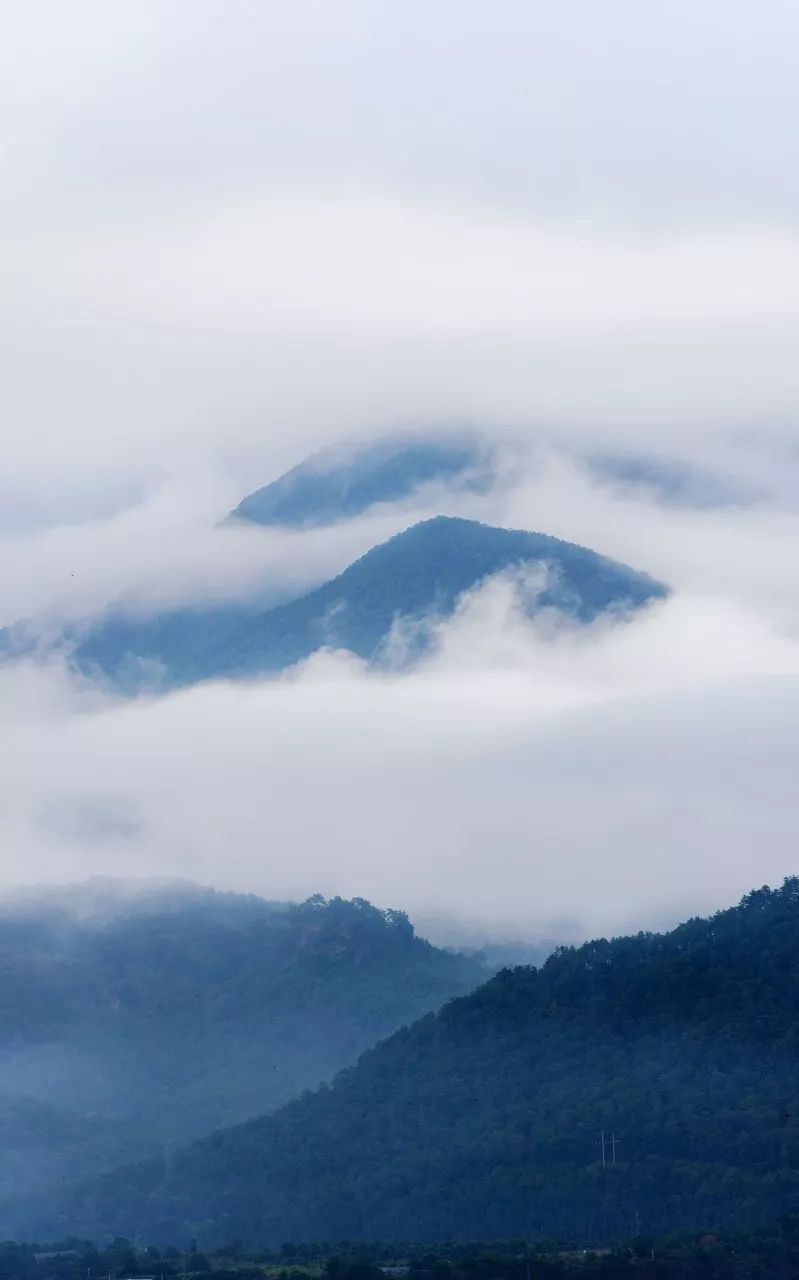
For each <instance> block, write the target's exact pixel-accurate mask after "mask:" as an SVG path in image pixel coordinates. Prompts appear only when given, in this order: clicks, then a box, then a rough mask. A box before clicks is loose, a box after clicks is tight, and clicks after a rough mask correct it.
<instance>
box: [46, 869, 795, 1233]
mask: <svg viewBox="0 0 799 1280" xmlns="http://www.w3.org/2000/svg"><path fill="white" fill-rule="evenodd" d="M798 1015H799V880H796V879H793V880H789V881H786V883H785V884H784V886H783V887H782V888H781V889H778V890H774V891H771V890H768V889H762V890H758V891H756V892H753V893H751V894H749V895H748V896H747V897H746V898H744V900H743V901H742V903H741V904H740V906H738V907H736V908H734V909H732V910H729V911H724V912H721V913H720V914H718V915H716V916H713V917H711V918H710V919H707V920H691V921H689V922H688V923H687V924H684V925H682V926H680V927H679V928H677V929H675V930H674V931H673V932H671V933H667V934H663V935H655V934H639V935H638V936H637V937H631V938H620V939H616V940H615V941H611V942H608V941H604V940H599V941H596V942H592V943H588V944H586V945H585V946H582V947H579V948H576V949H575V948H568V949H564V950H561V951H559V952H557V953H556V954H555V955H554V956H552V957H551V958H550V959H549V960H548V961H547V962H546V964H544V965H543V966H542V967H541V968H540V969H534V968H522V969H516V970H513V971H507V970H506V971H503V972H502V973H501V974H499V975H498V976H497V977H496V978H494V979H493V980H492V981H490V982H488V983H487V984H486V985H484V986H482V987H481V988H479V989H478V990H477V991H475V992H474V993H473V994H472V995H469V996H466V997H464V998H462V999H459V1000H455V1001H454V1002H452V1003H450V1004H448V1005H446V1006H445V1007H444V1008H443V1009H442V1010H441V1012H440V1013H439V1014H438V1015H433V1014H431V1015H428V1016H427V1017H425V1018H423V1019H422V1020H421V1021H419V1022H417V1023H416V1025H415V1026H413V1027H411V1028H410V1029H407V1030H402V1031H399V1032H397V1033H396V1034H395V1035H394V1036H393V1037H392V1038H391V1039H389V1040H388V1041H386V1042H385V1043H383V1044H381V1045H380V1046H378V1047H377V1048H376V1049H373V1050H372V1051H370V1052H368V1053H366V1054H365V1055H364V1056H363V1057H362V1058H361V1060H360V1062H359V1063H358V1065H357V1066H356V1067H354V1068H352V1069H350V1070H347V1071H345V1072H344V1073H343V1074H341V1075H340V1076H339V1077H338V1078H337V1079H336V1081H335V1083H334V1084H333V1085H332V1087H323V1088H322V1089H321V1090H319V1091H317V1092H316V1093H314V1094H312V1095H310V1096H306V1097H304V1098H302V1099H299V1100H298V1101H295V1102H292V1103H290V1104H289V1105H288V1106H286V1107H284V1108H283V1109H282V1110H280V1111H279V1112H277V1113H276V1114H274V1115H272V1116H270V1117H266V1118H263V1119H258V1120H253V1121H250V1122H249V1123H247V1124H245V1125H242V1126H240V1127H237V1128H233V1129H229V1130H226V1131H222V1132H220V1133H217V1134H214V1135H212V1136H211V1137H209V1138H207V1139H205V1140H203V1141H201V1142H198V1143H196V1144H195V1145H193V1146H189V1147H187V1148H185V1149H183V1150H181V1151H179V1152H178V1153H177V1154H176V1155H175V1158H174V1160H173V1161H171V1162H169V1163H168V1164H167V1165H165V1164H164V1162H163V1161H154V1162H151V1163H149V1164H144V1165H139V1166H137V1167H134V1168H131V1169H130V1170H127V1171H126V1172H125V1173H124V1175H116V1176H113V1177H111V1178H109V1179H106V1180H100V1181H96V1182H95V1183H94V1184H92V1185H91V1186H89V1187H87V1188H84V1189H82V1190H76V1191H75V1192H73V1194H72V1196H71V1198H70V1199H69V1200H68V1202H66V1203H65V1204H64V1205H62V1212H61V1216H60V1217H58V1219H57V1221H52V1222H51V1224H50V1225H51V1228H52V1231H53V1233H55V1231H56V1230H57V1231H58V1233H59V1234H61V1235H63V1234H65V1232H66V1231H69V1232H70V1233H74V1234H80V1235H84V1234H85V1235H92V1234H94V1235H95V1236H97V1235H98V1234H100V1235H104V1236H108V1235H111V1236H113V1235H115V1234H117V1233H126V1234H129V1235H132V1234H133V1233H134V1232H136V1233H142V1234H143V1235H144V1237H146V1238H147V1239H155V1240H159V1239H161V1240H170V1239H182V1238H186V1237H188V1236H197V1237H198V1238H200V1240H201V1241H203V1242H204V1243H206V1244H208V1245H212V1244H214V1243H220V1242H223V1241H225V1240H229V1239H236V1238H238V1239H242V1240H244V1241H251V1242H279V1241H281V1240H293V1241H302V1240H336V1239H342V1238H347V1239H350V1240H355V1239H415V1240H418V1239H440V1240H447V1239H452V1238H467V1239H469V1238H471V1239H474V1238H481V1239H490V1238H495V1237H506V1238H507V1237H511V1236H518V1237H533V1236H535V1235H538V1234H544V1235H547V1236H554V1237H558V1238H564V1237H566V1238H584V1239H593V1240H596V1239H599V1238H603V1237H605V1238H607V1237H611V1236H616V1235H621V1234H623V1233H624V1232H630V1230H631V1229H632V1228H633V1227H634V1226H635V1224H638V1225H639V1227H640V1231H641V1232H644V1233H646V1234H652V1233H657V1232H662V1231H667V1230H668V1231H671V1230H674V1229H677V1228H681V1227H686V1228H687V1227H697V1228H707V1227H708V1226H721V1225H724V1224H725V1223H735V1224H738V1225H744V1224H747V1223H749V1224H751V1223H757V1222H760V1221H768V1220H769V1219H774V1218H776V1217H777V1216H779V1215H780V1214H782V1213H787V1212H794V1213H795V1212H796V1211H797V1209H799V1060H798V1055H799V1016H798ZM603 1130H604V1131H605V1133H606V1134H608V1135H610V1134H615V1137H616V1140H617V1142H616V1153H615V1157H616V1160H615V1164H614V1163H613V1153H612V1147H611V1145H610V1143H607V1144H606V1149H605V1150H606V1160H607V1162H608V1163H606V1165H605V1166H604V1167H603V1165H602V1163H601V1149H600V1146H599V1142H600V1133H601V1131H603Z"/></svg>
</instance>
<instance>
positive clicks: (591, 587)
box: [194, 516, 665, 678]
mask: <svg viewBox="0 0 799 1280" xmlns="http://www.w3.org/2000/svg"><path fill="white" fill-rule="evenodd" d="M533 562H535V563H539V562H540V563H542V564H544V565H546V566H547V567H548V568H549V569H550V570H551V573H552V580H551V582H550V583H549V585H548V586H547V588H546V590H545V591H544V592H543V593H542V595H541V596H540V598H539V599H538V601H537V606H539V607H545V606H554V607H556V608H559V609H562V610H564V611H565V612H566V613H569V614H572V615H573V616H575V617H577V618H579V619H580V620H581V621H588V620H590V619H591V618H594V617H596V615H597V614H598V613H601V612H602V611H604V610H605V609H608V608H611V607H613V606H622V605H629V606H631V607H636V606H639V605H642V604H645V603H646V602H647V601H649V600H652V599H655V598H657V597H660V596H663V595H664V594H665V588H664V587H663V586H662V585H661V584H660V583H657V582H655V581H654V580H653V579H652V578H649V577H648V576H647V575H645V574H642V573H638V572H636V571H635V570H633V569H630V568H628V567H627V566H626V565H621V564H617V563H616V562H615V561H612V560H608V559H606V558H605V557H603V556H600V555H597V554H596V552H593V551H589V550H587V549H586V548H584V547H578V546H576V545H575V544H574V543H570V542H562V541H561V540H560V539H558V538H552V537H549V536H548V535H547V534H543V533H526V532H523V531H520V530H516V529H498V528H492V527H491V526H489V525H484V524H479V523H478V522H477V521H474V520H462V519H457V518H454V517H451V516H437V517H435V518H434V519H432V520H425V521H422V522H421V523H420V524H417V525H414V526H413V527H412V528H410V529H406V530H405V532H404V533H400V534H397V535H396V537H394V538H391V539H389V541H388V542H385V543H383V544H382V545H381V546H379V547H374V548H373V549H372V550H371V551H369V552H367V554H366V555H365V556H363V557H362V558H361V559H360V560H357V561H356V562H355V563H354V564H351V565H350V566H349V568H348V569H345V571H344V572H343V573H342V574H340V575H339V576H338V577H337V578H334V579H332V580H331V581H330V582H326V583H324V584H323V586H321V587H318V588H317V589H316V590H315V591H311V592H309V593H308V594H307V595H305V596H302V597H300V599H298V600H292V601H290V602H289V603H288V604H284V605H280V606H278V607H277V608H275V609H272V610H270V611H269V612H267V613H264V614H262V615H261V617H259V618H255V619H250V620H249V621H247V622H246V623H244V624H242V626H241V627H239V628H237V629H235V630H234V632H232V633H231V634H230V635H229V636H228V637H227V638H226V639H225V641H224V642H223V643H222V644H219V645H216V646H212V647H211V648H210V649H209V650H208V652H207V653H206V654H205V655H204V656H203V658H202V659H201V660H200V662H199V663H198V664H197V666H196V667H195V669H194V675H195V678H202V677H207V676H218V675H237V676H238V675H247V674H252V673H255V672H259V671H277V670H280V669H282V668H284V667H287V666H290V665H292V664H293V663H295V662H298V661H300V660H301V659H302V658H306V657H308V656H309V655H310V654H311V653H313V652H314V651H315V650H317V649H319V648H321V647H323V646H330V647H334V648H342V649H348V650H350V651H351V652H353V653H356V654H358V655H359V656H360V657H362V658H366V659H373V658H375V657H376V656H377V655H378V652H379V650H380V647H381V645H383V644H384V642H385V641H386V640H387V639H388V637H389V635H390V632H391V628H392V626H393V624H394V623H395V622H396V621H397V619H399V618H410V619H420V618H424V617H425V616H426V615H430V614H431V613H433V614H435V615H436V616H437V617H446V616H448V615H449V614H451V613H452V611H453V610H454V608H455V605H456V603H457V601H458V598H459V597H460V596H461V595H462V594H463V592H464V591H468V590H469V589H470V588H472V587H474V586H476V585H477V584H478V583H480V582H481V581H483V579H485V578H486V577H489V576H490V575H492V574H495V573H498V572H501V571H502V570H504V569H509V568H513V567H515V566H519V565H524V564H530V563H533Z"/></svg>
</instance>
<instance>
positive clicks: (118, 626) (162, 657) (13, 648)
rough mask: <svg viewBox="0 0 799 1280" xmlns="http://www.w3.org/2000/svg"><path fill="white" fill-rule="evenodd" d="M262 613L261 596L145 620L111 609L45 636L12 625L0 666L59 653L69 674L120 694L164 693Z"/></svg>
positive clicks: (0, 633)
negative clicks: (212, 648) (105, 685)
mask: <svg viewBox="0 0 799 1280" xmlns="http://www.w3.org/2000/svg"><path fill="white" fill-rule="evenodd" d="M267 607H268V601H267V600H266V599H265V598H264V596H263V595H259V596H258V597H257V598H256V599H251V600H247V601H245V602H238V601H235V602H231V603H228V604H219V605H207V606H202V605H198V606H196V607H192V606H189V605H187V606H185V607H182V608H176V609H165V610H162V611H161V612H159V613H149V614H142V613H139V612H137V611H133V610H131V609H129V608H128V607H126V606H125V605H123V604H115V605H112V606H110V607H109V608H108V609H106V610H105V611H104V613H103V614H102V615H101V616H100V617H97V618H94V619H92V620H86V621H81V622H77V623H70V624H65V625H64V626H63V627H62V628H59V629H56V630H55V631H53V633H52V634H47V633H45V634H44V635H42V634H40V628H38V627H37V626H36V624H35V623H28V622H23V623H17V624H15V625H14V626H11V627H6V628H4V629H2V630H0V661H2V660H3V659H5V660H13V659H15V658H20V657H35V658H39V659H44V658H47V657H48V656H51V655H52V654H53V653H63V654H65V655H66V656H67V658H68V660H69V664H70V666H71V668H72V669H73V670H74V671H76V672H78V673H79V674H80V675H83V676H87V677H89V678H90V679H98V678H99V679H101V680H105V681H108V682H109V683H110V684H111V685H113V687H114V688H115V689H116V690H118V691H119V692H120V693H125V694H135V693H140V692H143V691H145V690H146V691H148V692H163V691H164V690H167V689H170V688H173V687H175V686H176V685H180V684H184V683H185V674H184V673H185V672H186V671H187V670H188V669H190V668H191V666H192V665H193V664H195V663H197V662H198V661H199V660H200V658H201V656H202V655H203V654H204V653H205V652H206V651H207V649H208V647H209V646H210V645H213V644H215V643H221V642H222V641H223V640H224V638H225V637H226V636H228V635H229V634H230V633H231V631H233V630H234V629H235V628H236V627H238V626H241V625H242V624H243V623H244V622H246V621H247V620H248V619H249V618H253V617H258V616H260V615H261V614H262V613H263V612H264V610H265V609H266V608H267Z"/></svg>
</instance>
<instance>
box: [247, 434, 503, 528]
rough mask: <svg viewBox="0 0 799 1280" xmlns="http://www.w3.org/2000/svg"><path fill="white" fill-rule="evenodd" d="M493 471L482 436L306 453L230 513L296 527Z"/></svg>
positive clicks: (474, 481) (471, 481)
mask: <svg viewBox="0 0 799 1280" xmlns="http://www.w3.org/2000/svg"><path fill="white" fill-rule="evenodd" d="M487 474H488V471H487V468H486V460H485V458H484V457H483V455H482V451H481V449H480V448H479V446H478V444H477V442H476V440H473V439H471V438H467V437H453V438H449V439H441V440H436V439H414V438H408V437H402V436H400V437H398V438H395V439H392V440H381V441H378V442H377V443H369V444H366V445H363V446H361V447H359V448H357V447H356V448H352V449H342V448H337V449H328V450H325V451H323V452H322V453H318V454H314V455H313V456H312V457H310V458H306V459H305V461H304V462H301V463H300V464H299V465H298V466H296V467H293V468H292V469H291V471H287V472H286V474H285V475H282V476H280V477H279V478H278V479H277V480H273V481H272V483H271V484H268V485H265V486H264V487H263V488H262V489H257V490H256V491H255V493H251V494H248V496H247V497H246V498H244V499H242V501H241V502H240V503H239V505H238V506H237V507H236V509H235V510H234V511H232V512H231V515H230V518H231V519H234V520H247V521H251V522H252V523H254V524H262V525H285V526H289V527H292V528H297V527H311V526H315V525H316V526H318V525H325V524H335V523H336V522H337V521H339V520H347V519H351V518H352V517H353V516H358V515H362V514H363V513H364V512H365V511H368V510H369V508H370V507H373V506H376V505H377V503H381V502H398V501H401V500H402V499H404V498H408V497H410V495H411V494H412V493H414V491H415V490H417V489H418V488H420V487H421V486H422V485H425V484H432V483H434V482H445V483H449V484H458V485H466V486H468V487H475V486H477V487H480V486H481V485H482V484H484V483H485V480H486V476H487Z"/></svg>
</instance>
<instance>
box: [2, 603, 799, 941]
mask: <svg viewBox="0 0 799 1280" xmlns="http://www.w3.org/2000/svg"><path fill="white" fill-rule="evenodd" d="M511 588H512V584H511V583H509V582H508V580H507V579H499V580H495V581H494V582H492V583H489V584H487V586H486V587H485V588H484V589H483V590H482V591H480V592H478V593H475V595H474V596H473V597H471V598H470V599H469V600H467V601H466V602H464V605H463V606H462V608H461V610H460V612H459V614H458V616H457V617H456V618H455V619H454V621H453V622H452V623H450V624H447V625H445V626H443V627H442V629H441V636H440V645H439V647H438V649H437V651H436V653H435V654H434V656H433V657H431V659H430V660H429V661H428V662H427V663H426V664H425V665H424V667H423V668H421V669H420V670H418V671H417V672H416V673H415V674H413V675H410V676H404V677H391V676H385V675H378V674H375V673H369V672H366V671H365V670H364V669H363V668H362V667H361V665H360V664H359V663H358V662H357V661H356V660H354V659H351V658H348V657H347V656H346V655H339V656H336V655H331V656H326V655H319V656H318V657H317V658H315V659H313V660H312V661H311V662H309V663H308V664H307V665H306V666H305V667H303V668H301V669H300V670H298V671H297V672H294V673H291V674H290V676H288V677H286V678H284V679H281V680H276V681H264V682H253V683H246V684H242V685H229V684H216V685H211V686H206V687H200V688H196V689H194V690H190V691H187V692H185V693H181V694H178V695H174V696H171V697H168V698H164V699H161V700H157V701H148V700H140V701H137V702H134V703H121V704H120V703H113V702H111V703H105V702H102V701H98V698H97V695H96V693H94V692H89V691H86V693H85V697H86V698H87V699H88V701H87V702H86V703H85V704H84V703H83V701H82V696H81V694H80V692H79V691H78V690H76V689H74V688H73V689H72V691H71V692H69V691H68V690H67V688H65V686H64V684H63V682H62V678H61V676H60V675H59V674H58V673H57V672H55V671H51V672H50V673H49V674H48V675H47V676H46V677H45V676H44V675H43V674H42V673H41V672H39V673H35V672H34V671H32V670H30V669H28V670H27V671H25V670H24V669H23V670H22V672H21V673H20V672H19V671H18V672H17V673H15V674H11V673H5V674H4V675H3V686H4V687H3V690H2V696H3V699H4V704H5V706H6V718H5V723H4V726H3V729H2V738H3V742H2V750H3V754H4V758H5V759H6V767H5V769H4V775H3V786H2V791H3V797H2V806H1V807H0V811H1V812H2V818H0V824H1V825H2V840H3V844H4V847H5V848H7V849H9V850H13V856H12V857H11V858H9V859H8V861H7V863H6V865H5V867H4V871H3V878H4V880H5V882H6V883H19V882H21V881H29V880H31V879H61V880H67V879H71V878H74V877H80V876H83V875H86V874H96V873H104V874H109V873H111V874H113V873H119V874H124V875H130V874H144V875H152V874H161V875H184V876H189V877H192V878H196V879H198V880H200V881H210V882H213V883H215V884H217V885H224V886H228V887H233V888H240V889H248V890H255V891H260V892H263V893H265V894H266V895H268V896H269V895H271V896H289V897H298V896H299V897H302V896H305V895H307V894H308V893H311V892H316V891H321V892H324V893H336V892H339V893H345V894H362V895H365V896H368V897H371V898H372V899H374V900H375V901H377V902H380V903H386V904H388V903H390V904H393V905H398V906H401V907H404V908H406V909H409V910H410V911H411V912H412V913H413V912H419V913H424V914H425V915H430V914H435V913H437V912H439V913H442V914H446V915H448V916H450V917H451V916H453V915H454V916H456V917H458V916H459V917H461V918H463V919H465V920H468V921H471V922H475V921H477V922H478V924H480V925H482V926H483V928H484V930H485V932H486V934H487V935H488V934H492V933H516V934H525V935H526V936H528V937H530V936H533V937H535V936H540V935H544V936H549V937H551V936H552V935H553V932H554V933H556V934H557V933H558V932H559V933H560V934H561V936H579V935H580V934H584V933H586V932H594V931H598V930H600V931H607V930H619V929H622V928H629V927H641V926H644V925H646V924H659V923H662V922H664V921H668V920H673V919H676V918H678V917H679V916H680V914H682V913H684V912H685V911H689V910H698V909H707V908H712V907H715V906H717V905H721V904H723V903H726V902H729V901H732V900H734V899H735V898H736V897H737V896H738V895H739V894H740V893H742V892H743V891H745V890H746V889H747V887H749V886H750V885H752V884H755V883H761V882H763V881H764V880H779V879H780V878H781V876H782V875H783V874H785V873H787V872H789V871H791V870H792V869H793V831H794V827H795V818H796V799H795V782H794V772H795V770H794V762H795V759H796V754H797V750H799V728H798V727H797V726H799V716H797V711H799V642H797V640H795V639H793V640H792V639H790V638H787V637H785V636H782V635H780V634H778V633H777V632H775V631H774V629H773V628H771V627H770V626H769V624H768V623H767V622H766V621H764V619H763V618H762V617H760V616H759V615H758V614H757V613H755V612H754V611H752V612H749V613H747V612H746V611H743V610H740V609H735V608H732V607H730V606H729V605H725V604H724V603H722V602H715V603H714V602H712V601H709V600H700V601H697V600H692V599H690V598H688V597H685V598H683V597H681V596H679V595H678V596H676V597H675V598H674V599H672V600H671V601H669V602H667V603H665V604H662V605H658V606H656V607H654V608H653V609H652V610H650V611H648V612H647V613H645V614H644V615H642V616H641V617H640V618H638V619H636V620H634V621H632V622H630V623H627V624H624V623H617V624H613V623H609V622H601V623H598V624H596V626H595V628H594V634H593V636H589V635H588V634H586V633H585V632H580V631H574V630H570V629H568V628H567V629H565V630H557V629H556V630H553V629H552V627H551V620H544V621H543V622H539V623H538V624H530V623H528V622H526V621H525V620H524V619H523V617H522V616H521V615H520V614H519V612H518V610H517V609H516V606H515V603H514V595H513V591H512V589H511ZM45 679H47V680H48V681H49V682H50V683H49V684H48V685H47V686H46V687H45V686H43V681H44V680H45Z"/></svg>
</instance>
